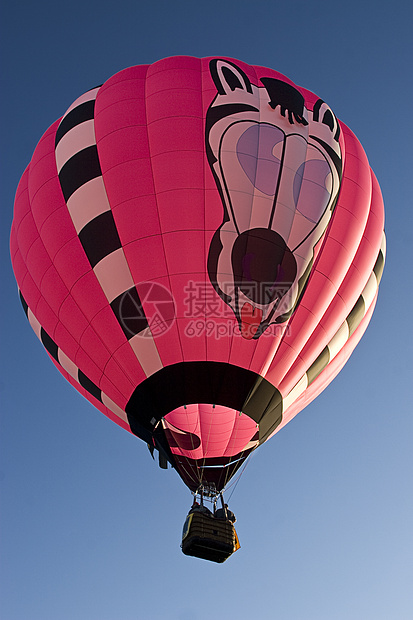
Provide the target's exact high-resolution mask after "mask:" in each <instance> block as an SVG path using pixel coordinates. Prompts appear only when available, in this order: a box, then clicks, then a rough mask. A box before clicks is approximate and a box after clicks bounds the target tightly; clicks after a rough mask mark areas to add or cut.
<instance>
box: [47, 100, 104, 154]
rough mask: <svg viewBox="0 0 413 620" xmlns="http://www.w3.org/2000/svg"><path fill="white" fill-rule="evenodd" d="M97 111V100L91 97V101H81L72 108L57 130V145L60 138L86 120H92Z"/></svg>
mask: <svg viewBox="0 0 413 620" xmlns="http://www.w3.org/2000/svg"><path fill="white" fill-rule="evenodd" d="M94 112H95V100H94V99H91V100H90V101H85V103H81V104H80V105H78V106H77V107H76V108H74V109H73V110H71V111H70V112H69V114H67V115H66V116H65V117H64V118H63V119H62V122H61V123H60V125H59V127H58V128H57V131H56V141H55V146H57V145H58V144H59V142H60V140H61V139H62V138H63V136H64V135H66V134H67V132H68V131H70V130H71V129H73V127H76V126H77V125H80V123H84V122H85V121H90V120H92V119H93V118H94Z"/></svg>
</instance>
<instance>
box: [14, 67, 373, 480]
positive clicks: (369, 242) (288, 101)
mask: <svg viewBox="0 0 413 620" xmlns="http://www.w3.org/2000/svg"><path fill="white" fill-rule="evenodd" d="M383 225H384V211H383V202H382V198H381V193H380V189H379V186H378V184H377V181H376V179H375V177H374V175H373V173H372V171H371V169H370V167H369V164H368V161H367V158H366V155H365V153H364V151H363V149H362V147H361V145H360V143H359V142H358V140H357V138H356V137H355V136H354V134H353V133H352V132H351V131H350V130H349V129H348V128H347V127H346V126H345V125H344V124H343V123H342V122H340V121H339V120H338V119H337V118H336V117H335V115H334V113H333V111H332V110H331V109H330V108H329V106H328V105H327V104H326V103H325V102H324V101H322V100H321V99H319V98H318V97H317V96H316V95H314V94H313V93H311V92H310V91H308V90H305V89H303V88H300V87H298V86H296V85H294V84H293V82H291V80H289V79H288V78H287V77H285V76H283V75H281V74H280V73H278V72H276V71H274V70H272V69H267V68H264V67H254V66H249V65H247V64H245V63H243V62H241V61H238V60H233V59H225V58H204V59H197V58H192V57H173V58H167V59H164V60H161V61H159V62H156V63H154V64H152V65H144V66H136V67H131V68H129V69H126V70H124V71H121V72H120V73H117V74H116V75H114V76H113V77H112V78H110V79H109V80H108V81H107V82H105V83H104V84H103V85H102V86H100V87H98V88H94V89H92V90H90V91H88V92H87V93H85V94H84V95H82V96H81V97H79V98H78V99H77V100H76V101H75V102H74V103H73V104H72V105H71V106H70V107H69V108H68V110H67V112H66V113H65V114H64V115H63V117H62V118H61V119H59V120H58V121H57V122H56V123H54V124H53V125H52V126H51V127H50V128H49V129H48V130H47V131H46V133H45V134H44V136H43V137H42V139H41V140H40V142H39V144H38V146H37V147H36V150H35V152H34V154H33V157H32V160H31V162H30V164H29V166H28V168H27V169H26V171H25V173H24V174H23V176H22V179H21V181H20V184H19V187H18V190H17V194H16V200H15V213H14V221H13V226H12V232H11V254H12V261H13V268H14V272H15V276H16V279H17V282H18V286H19V289H20V295H21V300H22V304H23V307H24V309H25V312H26V314H27V316H28V319H29V321H30V324H31V326H32V327H33V329H34V331H35V332H36V334H37V336H38V337H39V338H40V340H41V341H42V343H43V345H44V347H45V348H46V350H47V352H48V354H49V356H50V357H51V359H52V361H53V362H54V364H55V365H56V367H57V368H58V370H59V371H60V372H61V373H62V374H63V376H64V377H65V378H66V379H67V380H68V381H69V382H70V383H71V384H72V385H73V386H74V387H75V388H76V389H77V390H78V391H79V392H80V393H81V394H83V395H84V396H85V397H86V398H87V399H88V400H90V401H91V402H92V403H93V405H95V406H96V407H97V408H98V409H100V410H101V411H102V412H103V413H104V414H105V415H107V416H108V417H109V418H111V419H112V420H113V421H115V422H116V423H117V424H119V425H120V426H122V427H123V428H125V429H127V430H128V431H131V432H132V433H134V434H135V435H137V436H138V437H140V438H141V439H143V440H144V441H145V442H147V443H148V445H149V447H150V449H151V451H153V450H154V449H157V450H158V451H159V453H160V459H161V463H162V464H165V462H167V461H169V462H170V463H171V464H172V465H173V466H174V467H175V468H176V469H177V471H178V473H179V474H180V476H181V477H182V479H183V480H184V482H185V483H186V484H187V485H188V487H189V488H190V489H192V490H196V489H197V488H198V486H199V485H200V484H203V485H205V486H206V487H208V486H209V487H212V488H215V489H216V490H218V491H219V490H221V489H223V488H224V487H225V485H226V483H227V482H228V480H229V479H230V478H231V476H232V475H233V474H234V473H235V472H236V471H237V469H238V468H239V467H240V465H241V464H242V462H243V461H244V460H245V458H246V457H247V456H248V454H250V452H251V451H252V450H253V449H255V448H256V447H257V446H258V445H260V444H261V443H263V442H264V441H266V440H267V439H268V438H269V437H271V436H272V435H273V434H274V433H275V432H277V431H278V430H279V429H280V428H282V427H283V426H284V425H285V424H286V423H287V422H288V421H289V420H290V419H291V418H292V417H293V416H295V415H296V414H297V413H298V412H299V411H300V410H301V409H303V408H304V407H305V406H306V405H307V404H308V403H310V402H311V401H312V400H313V399H314V398H315V397H316V396H317V395H318V394H319V393H320V392H321V391H322V390H323V389H324V388H325V387H326V386H327V385H328V384H329V383H330V381H331V380H332V379H333V378H334V377H335V376H336V375H337V373H338V372H339V371H340V370H341V368H342V367H343V365H344V364H345V362H346V361H347V359H348V358H349V356H350V354H351V352H352V351H353V349H354V347H355V346H356V344H357V343H358V341H359V340H360V338H361V336H362V334H363V333H364V330H365V329H366V327H367V324H368V322H369V320H370V318H371V315H372V312H373V309H374V305H375V301H376V297H377V289H378V283H379V280H380V276H381V272H382V269H383V264H384V234H383Z"/></svg>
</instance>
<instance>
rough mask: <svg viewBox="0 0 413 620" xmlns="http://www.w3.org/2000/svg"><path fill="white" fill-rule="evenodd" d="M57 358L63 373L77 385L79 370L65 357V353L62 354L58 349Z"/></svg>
mask: <svg viewBox="0 0 413 620" xmlns="http://www.w3.org/2000/svg"><path fill="white" fill-rule="evenodd" d="M57 358H58V360H59V364H60V365H61V367H62V368H64V369H65V371H66V372H67V373H68V374H69V375H70V376H71V377H73V379H74V380H75V381H77V382H78V383H79V368H78V367H77V366H76V364H75V363H74V362H72V360H71V359H69V358H68V357H67V355H66V353H63V351H62V349H58V351H57Z"/></svg>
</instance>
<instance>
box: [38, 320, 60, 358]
mask: <svg viewBox="0 0 413 620" xmlns="http://www.w3.org/2000/svg"><path fill="white" fill-rule="evenodd" d="M40 338H41V341H42V343H43V344H44V347H45V349H46V350H47V351H48V352H49V353H50V355H51V356H52V357H54V359H55V360H56V362H58V361H59V358H58V355H57V353H58V350H59V347H58V346H57V344H56V343H55V341H54V340H52V339H51V338H50V336H49V334H48V333H47V332H46V331H45V330H44V329H43V327H42V328H41V329H40Z"/></svg>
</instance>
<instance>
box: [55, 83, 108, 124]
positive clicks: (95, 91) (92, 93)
mask: <svg viewBox="0 0 413 620" xmlns="http://www.w3.org/2000/svg"><path fill="white" fill-rule="evenodd" d="M99 88H100V86H98V87H97V88H94V89H93V90H89V91H88V92H87V93H85V94H84V95H81V96H80V97H78V98H77V99H76V100H75V101H74V102H73V103H72V105H71V106H70V108H67V110H66V112H65V113H64V115H63V117H62V120H63V118H64V117H65V116H67V115H68V114H69V112H71V111H72V110H74V108H77V107H78V106H79V105H81V104H82V103H86V101H92V100H93V99H96V95H97V94H98V90H99Z"/></svg>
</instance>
